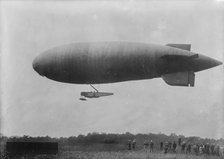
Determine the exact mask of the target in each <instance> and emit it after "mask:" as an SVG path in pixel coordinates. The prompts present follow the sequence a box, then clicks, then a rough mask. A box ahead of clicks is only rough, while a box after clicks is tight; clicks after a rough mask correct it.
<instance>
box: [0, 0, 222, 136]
mask: <svg viewBox="0 0 224 159" xmlns="http://www.w3.org/2000/svg"><path fill="white" fill-rule="evenodd" d="M0 8H1V10H0V21H1V26H0V35H1V36H0V40H1V43H0V44H1V45H0V52H1V67H0V68H1V72H0V73H1V76H0V77H1V78H0V80H1V81H0V82H1V105H0V106H1V109H0V110H1V114H0V115H1V127H0V128H1V130H0V131H1V133H2V134H4V135H7V136H23V135H29V136H46V135H48V136H52V137H62V136H63V137H68V136H77V135H79V134H87V133H89V132H99V133H101V132H105V133H125V132H131V133H134V134H136V133H165V134H171V133H176V134H178V135H179V134H183V135H185V136H199V137H203V138H205V137H206V138H215V139H218V138H224V116H223V114H224V108H223V106H224V100H223V99H224V98H223V95H224V84H223V80H224V72H223V65H222V66H218V67H214V68H212V69H209V70H206V71H202V72H198V73H196V79H195V80H196V81H195V87H174V86H169V85H167V84H166V83H165V82H164V81H163V80H162V79H161V78H156V79H151V80H141V81H129V82H120V83H113V84H98V85H94V86H95V87H96V88H98V89H99V90H100V91H106V92H113V93H114V95H113V96H110V97H104V98H99V99H90V100H88V101H86V102H83V101H80V100H79V97H80V92H81V91H92V88H91V87H90V86H88V85H79V84H66V83H60V82H56V81H52V80H49V79H47V78H44V77H41V76H39V75H38V74H37V73H36V72H35V71H34V70H33V68H32V61H33V59H34V58H35V57H36V56H37V55H39V54H40V53H41V52H43V51H45V50H47V49H49V48H52V47H54V46H58V45H63V44H68V43H72V42H92V41H135V42H144V43H154V44H159V45H165V44H167V43H186V44H191V50H192V51H193V52H197V53H200V54H203V55H207V56H209V57H212V58H214V59H217V60H219V61H222V62H223V61H224V56H223V55H224V54H223V52H224V45H223V41H224V30H223V28H224V18H223V16H224V14H223V12H224V6H223V2H220V1H203V2H202V1H171V0H169V1H144V0H142V1H128V0H124V1H93V2H92V1H65V2H62V1H39V2H38V1H31V2H26V1H18V2H16V1H12V2H6V1H5V2H2V1H1V3H0Z"/></svg>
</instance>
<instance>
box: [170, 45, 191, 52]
mask: <svg viewBox="0 0 224 159" xmlns="http://www.w3.org/2000/svg"><path fill="white" fill-rule="evenodd" d="M166 46H170V47H175V48H178V49H183V50H187V51H191V44H166Z"/></svg>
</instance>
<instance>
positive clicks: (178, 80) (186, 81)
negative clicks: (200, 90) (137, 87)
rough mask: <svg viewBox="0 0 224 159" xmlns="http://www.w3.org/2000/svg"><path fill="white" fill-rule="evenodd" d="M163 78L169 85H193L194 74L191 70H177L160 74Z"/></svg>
mask: <svg viewBox="0 0 224 159" xmlns="http://www.w3.org/2000/svg"><path fill="white" fill-rule="evenodd" d="M162 78H163V80H164V81H165V82H166V83H167V84H168V85H171V86H187V87H188V86H191V87H193V86H194V81H195V74H194V72H193V71H187V72H177V73H170V74H164V75H162Z"/></svg>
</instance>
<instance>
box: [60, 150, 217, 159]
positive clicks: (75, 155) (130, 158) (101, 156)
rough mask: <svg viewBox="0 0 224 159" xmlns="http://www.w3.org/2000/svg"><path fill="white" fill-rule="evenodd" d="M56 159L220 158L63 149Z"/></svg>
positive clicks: (144, 152) (215, 157)
mask: <svg viewBox="0 0 224 159" xmlns="http://www.w3.org/2000/svg"><path fill="white" fill-rule="evenodd" d="M56 158H58V159H220V157H218V156H208V155H200V156H196V155H191V154H189V155H186V154H164V153H149V151H143V150H141V151H118V152H114V151H111V152H83V151H64V152H61V153H60V154H58V155H57V156H56Z"/></svg>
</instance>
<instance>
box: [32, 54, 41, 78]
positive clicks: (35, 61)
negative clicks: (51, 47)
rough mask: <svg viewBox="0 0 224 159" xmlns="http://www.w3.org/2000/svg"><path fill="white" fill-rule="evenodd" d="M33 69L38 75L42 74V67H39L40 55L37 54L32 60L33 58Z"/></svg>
mask: <svg viewBox="0 0 224 159" xmlns="http://www.w3.org/2000/svg"><path fill="white" fill-rule="evenodd" d="M32 65H33V69H34V70H35V71H36V72H37V73H39V75H41V76H44V72H43V68H41V60H40V57H39V56H37V57H36V58H35V59H34V60H33V63H32Z"/></svg>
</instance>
